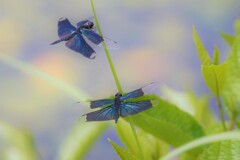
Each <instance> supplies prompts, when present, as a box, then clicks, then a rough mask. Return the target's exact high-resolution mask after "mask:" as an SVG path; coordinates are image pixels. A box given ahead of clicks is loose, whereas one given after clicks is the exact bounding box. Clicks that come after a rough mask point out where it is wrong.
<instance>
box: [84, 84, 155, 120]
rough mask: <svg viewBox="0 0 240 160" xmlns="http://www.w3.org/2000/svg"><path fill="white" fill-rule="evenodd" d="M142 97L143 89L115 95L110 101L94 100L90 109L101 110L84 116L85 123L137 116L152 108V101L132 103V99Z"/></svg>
mask: <svg viewBox="0 0 240 160" xmlns="http://www.w3.org/2000/svg"><path fill="white" fill-rule="evenodd" d="M141 96H144V91H143V88H140V89H137V90H134V91H132V92H129V93H127V94H124V95H122V94H121V93H117V94H115V97H114V98H112V99H100V100H94V101H91V102H90V103H91V104H90V108H92V109H94V108H99V107H100V108H102V109H100V110H97V111H94V112H90V113H87V114H85V115H84V116H86V120H87V121H106V120H115V123H117V121H118V119H119V117H126V116H130V115H134V114H137V113H139V112H142V111H144V110H147V109H150V108H152V107H153V104H152V102H151V100H152V99H147V100H139V101H134V99H136V98H139V97H141Z"/></svg>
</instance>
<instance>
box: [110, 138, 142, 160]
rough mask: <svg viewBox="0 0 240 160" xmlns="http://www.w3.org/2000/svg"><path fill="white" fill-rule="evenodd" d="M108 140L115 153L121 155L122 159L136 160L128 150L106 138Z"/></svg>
mask: <svg viewBox="0 0 240 160" xmlns="http://www.w3.org/2000/svg"><path fill="white" fill-rule="evenodd" d="M108 141H109V142H110V143H111V145H112V146H113V148H114V149H115V151H116V152H117V154H118V155H119V156H120V157H121V159H122V160H138V158H136V157H135V156H134V155H133V154H131V152H130V151H128V150H127V149H124V148H122V147H120V146H118V145H117V144H115V143H114V142H113V141H111V140H110V139H108Z"/></svg>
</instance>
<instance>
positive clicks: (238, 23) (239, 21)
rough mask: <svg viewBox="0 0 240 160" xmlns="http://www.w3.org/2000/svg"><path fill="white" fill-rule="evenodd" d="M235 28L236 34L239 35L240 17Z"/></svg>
mask: <svg viewBox="0 0 240 160" xmlns="http://www.w3.org/2000/svg"><path fill="white" fill-rule="evenodd" d="M234 28H235V32H236V35H239V34H240V19H238V20H236V21H235V24H234Z"/></svg>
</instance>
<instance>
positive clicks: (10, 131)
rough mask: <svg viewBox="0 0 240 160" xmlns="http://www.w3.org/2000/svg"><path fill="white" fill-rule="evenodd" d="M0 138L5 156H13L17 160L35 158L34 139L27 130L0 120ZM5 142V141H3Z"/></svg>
mask: <svg viewBox="0 0 240 160" xmlns="http://www.w3.org/2000/svg"><path fill="white" fill-rule="evenodd" d="M0 140H1V144H5V146H7V147H6V148H5V150H6V153H5V157H6V158H9V157H14V158H15V159H17V160H34V159H37V152H36V148H35V144H34V140H33V137H32V135H31V134H30V132H28V131H27V130H20V129H16V128H14V127H13V126H11V125H9V124H7V123H4V122H0ZM3 142H5V143H3Z"/></svg>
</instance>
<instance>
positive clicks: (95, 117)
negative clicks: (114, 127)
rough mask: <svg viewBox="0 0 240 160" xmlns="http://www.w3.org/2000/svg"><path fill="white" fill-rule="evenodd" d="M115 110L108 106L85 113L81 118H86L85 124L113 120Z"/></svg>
mask: <svg viewBox="0 0 240 160" xmlns="http://www.w3.org/2000/svg"><path fill="white" fill-rule="evenodd" d="M116 113H117V112H116V109H115V106H114V105H112V106H109V107H106V108H103V109H100V110H98V111H94V112H90V113H87V114H85V115H83V116H86V120H87V122H89V121H105V120H113V119H115V118H116Z"/></svg>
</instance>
